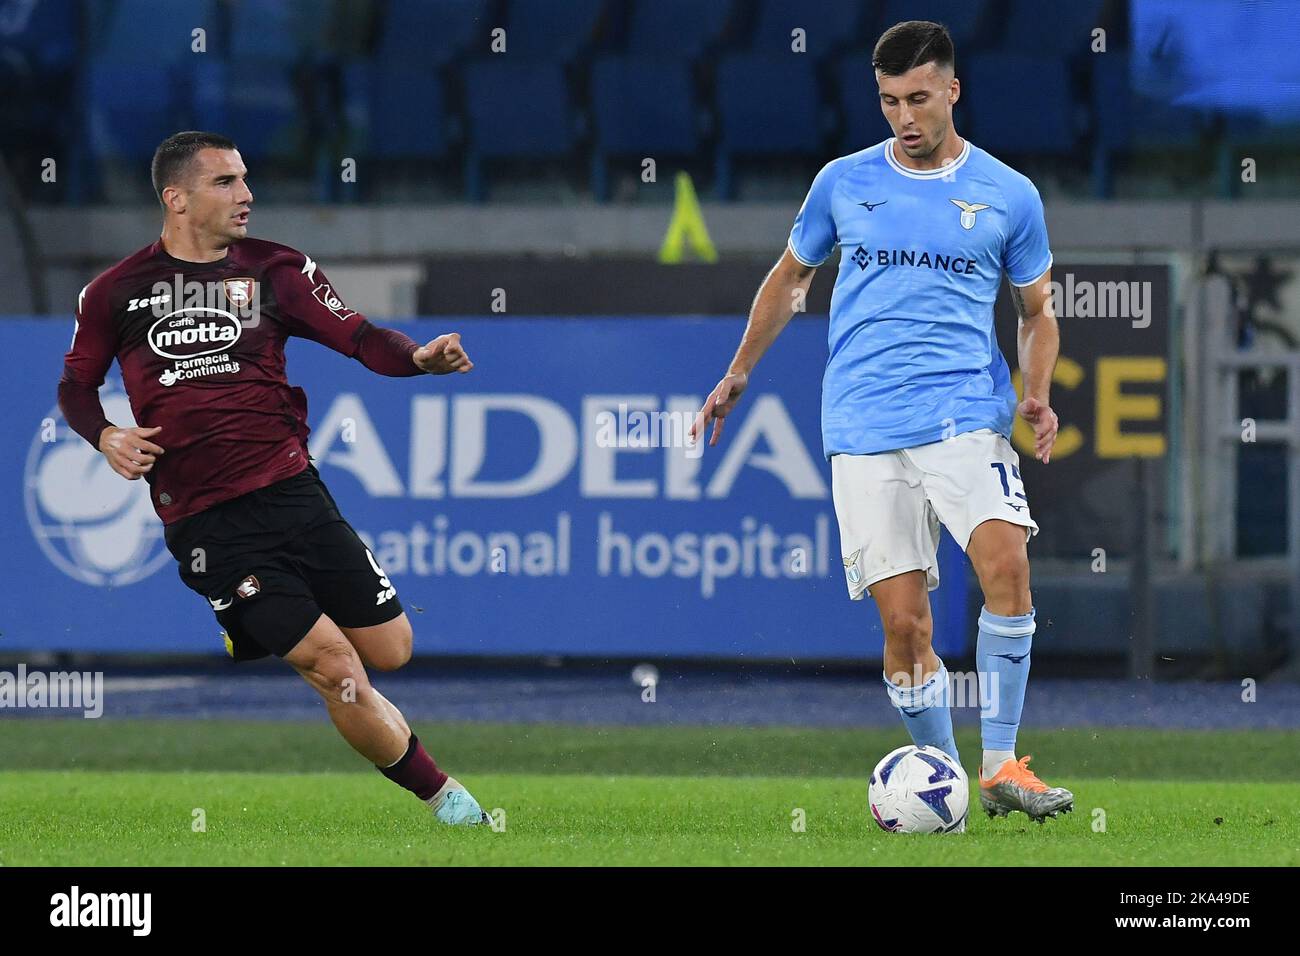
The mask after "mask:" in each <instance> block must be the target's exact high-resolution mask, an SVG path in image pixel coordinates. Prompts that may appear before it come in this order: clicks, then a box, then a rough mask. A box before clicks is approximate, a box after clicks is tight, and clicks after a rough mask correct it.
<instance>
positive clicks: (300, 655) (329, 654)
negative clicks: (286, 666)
mask: <svg viewBox="0 0 1300 956" xmlns="http://www.w3.org/2000/svg"><path fill="white" fill-rule="evenodd" d="M285 660H287V661H288V662H289V663H290V664H291V665H292V666H293V668H294V669H295V670H297V671H298V673H299V674H301V675H302V676H303V679H304V680H306V681H307V683H309V684H311V685H312V687H313V688H315V689H316V691H317V693H319V694H320V695H321V696H322V697H324V698H326V699H327V700H347V699H348V698H349V697H351V698H352V699H354V700H355V694H356V692H357V691H358V689H359V688H360V687H361V686H362V685H363V684H365V683H366V672H365V669H364V668H363V667H362V665H361V659H360V658H359V657H357V652H356V650H355V648H353V647H352V645H351V644H350V643H348V640H347V638H346V637H344V636H343V634H342V633H341V632H340V631H339V630H338V628H337V627H336V626H335V625H334V623H333V622H332V621H330V620H329V619H328V618H326V617H324V616H323V615H322V617H321V619H320V621H318V622H317V624H316V626H315V627H313V628H312V629H311V631H309V632H308V634H307V636H306V637H305V638H303V640H302V641H301V642H299V644H298V646H297V647H295V648H294V649H293V650H292V651H291V652H290V653H289V654H288V655H286V657H285Z"/></svg>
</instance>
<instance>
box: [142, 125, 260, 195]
mask: <svg viewBox="0 0 1300 956" xmlns="http://www.w3.org/2000/svg"><path fill="white" fill-rule="evenodd" d="M238 148H239V147H238V146H236V145H235V144H234V143H233V142H232V141H231V140H229V139H227V138H226V137H225V136H222V135H221V134H220V133H204V132H200V131H198V130H188V131H186V132H184V133H173V134H172V135H171V136H168V137H167V138H166V139H165V140H163V141H162V142H161V143H159V144H158V148H157V149H155V150H154V151H153V163H152V164H151V165H150V167H149V173H150V175H151V176H152V177H153V191H154V192H156V193H157V194H158V201H159V202H162V194H163V190H164V189H166V188H167V187H168V186H174V185H175V184H176V183H177V182H178V181H179V180H181V179H184V178H185V173H186V172H187V171H188V169H189V165H190V160H192V159H193V158H194V154H195V153H197V152H198V151H199V150H201V149H238Z"/></svg>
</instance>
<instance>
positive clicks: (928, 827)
mask: <svg viewBox="0 0 1300 956" xmlns="http://www.w3.org/2000/svg"><path fill="white" fill-rule="evenodd" d="M867 802H868V803H869V804H870V806H871V815H872V816H873V817H874V818H875V820H876V823H877V824H879V825H880V828H881V829H882V830H886V831H888V832H890V833H952V832H953V831H954V830H962V829H965V827H964V824H965V822H966V808H967V805H968V804H969V803H970V784H969V782H968V780H967V778H966V772H965V771H964V770H962V769H961V764H959V763H958V762H957V761H955V760H953V759H952V758H951V757H949V756H948V755H947V754H946V753H944V752H943V751H942V750H939V749H938V748H937V747H914V746H912V745H911V744H908V745H907V746H906V747H899V748H898V749H897V750H895V751H892V752H890V753H888V754H886V755H885V757H884V759H883V760H881V761H880V763H878V764H876V769H875V770H873V771H872V772H871V782H870V783H869V784H868V785H867Z"/></svg>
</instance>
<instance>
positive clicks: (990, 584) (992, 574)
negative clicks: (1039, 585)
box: [979, 552, 1029, 594]
mask: <svg viewBox="0 0 1300 956" xmlns="http://www.w3.org/2000/svg"><path fill="white" fill-rule="evenodd" d="M979 578H980V585H981V587H983V589H984V591H985V593H986V594H987V593H988V592H990V591H993V592H996V593H999V594H1019V593H1021V592H1023V591H1027V590H1029V559H1028V558H1027V557H1026V556H1025V555H1024V554H1017V553H1015V552H1012V553H1009V554H999V555H997V556H994V557H989V558H986V559H985V560H984V561H982V562H981V567H980V568H979Z"/></svg>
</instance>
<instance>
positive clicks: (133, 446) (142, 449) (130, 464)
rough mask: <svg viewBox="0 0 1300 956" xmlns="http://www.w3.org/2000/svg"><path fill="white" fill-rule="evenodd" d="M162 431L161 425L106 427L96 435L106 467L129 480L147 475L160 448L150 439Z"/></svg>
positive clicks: (156, 458)
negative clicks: (150, 426) (107, 465)
mask: <svg viewBox="0 0 1300 956" xmlns="http://www.w3.org/2000/svg"><path fill="white" fill-rule="evenodd" d="M160 431H162V426H160V425H155V426H154V427H153V428H142V427H140V426H139V425H135V426H132V427H131V428H105V429H104V430H103V431H102V432H100V434H99V450H100V451H101V452H103V454H104V457H105V458H107V459H108V464H109V466H110V467H111V468H112V469H113V470H114V471H115V472H117V473H118V474H119V475H121V476H122V477H123V478H127V479H129V480H131V481H136V480H138V479H140V478H143V477H144V476H145V475H147V474H148V473H149V472H150V471H151V470H152V469H153V465H154V462H155V461H157V460H158V456H159V455H161V454H162V453H163V449H162V448H160V447H159V446H158V445H155V444H154V443H153V442H151V441H149V439H150V438H152V437H153V436H154V435H157V434H158V433H159V432H160Z"/></svg>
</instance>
